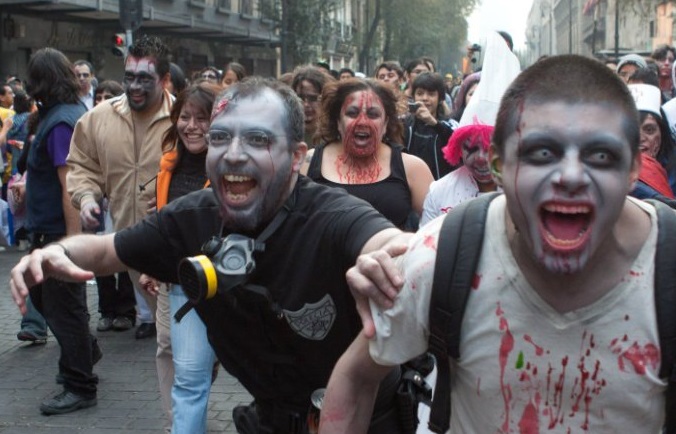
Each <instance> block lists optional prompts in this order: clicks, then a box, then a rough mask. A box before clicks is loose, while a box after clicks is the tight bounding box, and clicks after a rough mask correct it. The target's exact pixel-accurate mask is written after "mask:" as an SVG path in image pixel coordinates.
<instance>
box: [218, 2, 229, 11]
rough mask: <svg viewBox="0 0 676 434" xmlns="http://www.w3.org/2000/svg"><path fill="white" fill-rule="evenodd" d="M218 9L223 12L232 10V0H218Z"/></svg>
mask: <svg viewBox="0 0 676 434" xmlns="http://www.w3.org/2000/svg"><path fill="white" fill-rule="evenodd" d="M218 7H220V8H221V9H225V10H228V11H229V10H232V0H218Z"/></svg>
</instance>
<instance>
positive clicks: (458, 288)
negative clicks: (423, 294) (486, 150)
mask: <svg viewBox="0 0 676 434" xmlns="http://www.w3.org/2000/svg"><path fill="white" fill-rule="evenodd" d="M497 196H498V193H491V194H486V195H483V196H480V197H478V198H476V199H473V200H470V201H468V202H465V203H463V204H461V205H459V206H457V207H456V208H454V209H453V210H451V212H449V213H448V214H447V215H446V217H445V218H444V222H443V223H442V226H441V230H440V232H439V241H438V242H437V258H436V262H435V264H434V282H433V283H432V298H431V300H430V313H429V316H430V318H429V325H430V337H429V351H430V352H431V353H432V354H434V357H435V358H436V362H437V382H436V386H435V389H434V399H432V410H431V413H430V421H429V428H430V429H431V430H432V431H434V432H436V433H445V432H446V431H448V427H449V425H450V420H451V385H450V377H451V373H450V364H449V361H448V358H449V356H450V357H453V358H455V359H457V358H459V357H460V327H461V325H462V318H463V315H464V313H465V305H466V304H467V299H468V297H469V293H470V290H471V286H472V281H473V279H474V274H475V272H476V267H477V264H478V263H479V255H480V254H481V245H482V243H483V237H484V228H485V226H486V215H487V214H488V207H489V205H490V203H491V201H492V200H493V199H494V198H495V197H497Z"/></svg>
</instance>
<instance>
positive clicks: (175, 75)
mask: <svg viewBox="0 0 676 434" xmlns="http://www.w3.org/2000/svg"><path fill="white" fill-rule="evenodd" d="M169 76H170V79H171V85H172V86H174V95H178V94H179V93H181V92H182V91H183V89H185V88H186V86H187V83H186V82H185V74H184V73H183V70H182V69H181V67H180V66H178V65H177V64H175V63H174V62H171V63H170V64H169Z"/></svg>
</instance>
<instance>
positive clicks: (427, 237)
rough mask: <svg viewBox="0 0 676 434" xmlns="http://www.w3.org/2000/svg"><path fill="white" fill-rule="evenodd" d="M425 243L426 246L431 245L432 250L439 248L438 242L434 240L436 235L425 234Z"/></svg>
mask: <svg viewBox="0 0 676 434" xmlns="http://www.w3.org/2000/svg"><path fill="white" fill-rule="evenodd" d="M423 244H424V245H425V247H429V248H430V249H432V250H435V251H436V250H437V243H436V241H435V240H434V237H433V236H432V235H425V238H424V239H423Z"/></svg>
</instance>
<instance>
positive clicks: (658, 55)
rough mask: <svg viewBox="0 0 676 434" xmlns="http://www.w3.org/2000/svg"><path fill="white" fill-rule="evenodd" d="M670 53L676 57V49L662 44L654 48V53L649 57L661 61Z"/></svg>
mask: <svg viewBox="0 0 676 434" xmlns="http://www.w3.org/2000/svg"><path fill="white" fill-rule="evenodd" d="M670 51H671V54H673V55H674V56H675V57H676V49H674V47H672V46H671V45H667V44H662V45H660V46H658V47H657V48H655V51H653V52H652V54H651V55H650V57H652V58H653V59H655V60H663V59H665V58H666V57H667V53H668V52H670Z"/></svg>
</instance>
